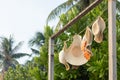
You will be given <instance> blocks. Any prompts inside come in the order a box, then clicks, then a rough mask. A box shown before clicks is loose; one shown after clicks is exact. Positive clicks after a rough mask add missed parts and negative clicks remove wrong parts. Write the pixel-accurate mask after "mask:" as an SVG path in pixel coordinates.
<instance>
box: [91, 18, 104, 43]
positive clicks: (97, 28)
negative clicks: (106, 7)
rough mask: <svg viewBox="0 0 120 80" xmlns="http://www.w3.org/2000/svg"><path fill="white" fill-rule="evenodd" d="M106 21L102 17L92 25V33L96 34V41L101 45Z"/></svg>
mask: <svg viewBox="0 0 120 80" xmlns="http://www.w3.org/2000/svg"><path fill="white" fill-rule="evenodd" d="M105 28H106V26H105V21H104V20H103V18H102V17H100V16H99V17H98V19H97V20H96V21H95V22H94V23H93V25H92V32H93V34H94V36H95V37H94V40H95V41H96V42H97V43H101V42H102V40H103V31H104V30H105Z"/></svg>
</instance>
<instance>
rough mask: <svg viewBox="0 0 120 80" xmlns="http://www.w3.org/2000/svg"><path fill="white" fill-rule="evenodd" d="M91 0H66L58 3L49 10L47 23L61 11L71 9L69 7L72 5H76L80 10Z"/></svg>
mask: <svg viewBox="0 0 120 80" xmlns="http://www.w3.org/2000/svg"><path fill="white" fill-rule="evenodd" d="M93 1H94V0H67V1H66V2H64V3H62V4H60V5H59V6H58V7H56V8H55V9H53V10H52V11H51V12H50V14H49V16H48V18H47V23H48V22H49V21H50V20H52V19H55V18H56V17H58V16H59V15H60V14H61V13H63V12H64V13H66V12H67V11H69V10H71V8H73V7H76V8H77V9H78V10H79V11H82V10H83V9H84V8H86V7H87V6H88V5H89V4H90V3H92V2H93Z"/></svg>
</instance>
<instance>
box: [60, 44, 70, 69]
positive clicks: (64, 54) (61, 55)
mask: <svg viewBox="0 0 120 80" xmlns="http://www.w3.org/2000/svg"><path fill="white" fill-rule="evenodd" d="M66 47H67V45H66V42H64V47H63V49H62V50H61V51H60V53H59V62H60V63H62V64H64V65H65V68H66V70H69V69H70V66H69V64H68V63H67V62H66V60H65V56H66V53H65V50H66Z"/></svg>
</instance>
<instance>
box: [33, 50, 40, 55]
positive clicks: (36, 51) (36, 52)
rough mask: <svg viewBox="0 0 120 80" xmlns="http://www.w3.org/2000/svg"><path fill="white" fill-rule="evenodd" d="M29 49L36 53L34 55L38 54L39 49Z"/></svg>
mask: <svg viewBox="0 0 120 80" xmlns="http://www.w3.org/2000/svg"><path fill="white" fill-rule="evenodd" d="M31 50H32V52H33V54H36V55H39V54H40V53H39V51H38V50H36V49H33V48H31Z"/></svg>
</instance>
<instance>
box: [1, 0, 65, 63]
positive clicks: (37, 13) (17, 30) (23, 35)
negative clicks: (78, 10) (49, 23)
mask: <svg viewBox="0 0 120 80" xmlns="http://www.w3.org/2000/svg"><path fill="white" fill-rule="evenodd" d="M64 1H66V0H0V36H5V37H9V35H10V34H12V35H13V36H14V38H15V41H16V42H19V41H24V45H23V46H22V48H21V52H30V49H28V44H27V43H28V40H29V39H31V38H32V37H33V36H34V34H35V32H37V31H41V32H43V30H44V25H45V21H46V18H47V16H48V14H49V13H50V12H51V10H53V9H54V8H55V7H57V6H58V5H59V4H61V3H63V2H64ZM53 25H54V24H53ZM25 60H26V58H22V59H20V60H19V62H20V63H21V64H22V63H24V61H25Z"/></svg>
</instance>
